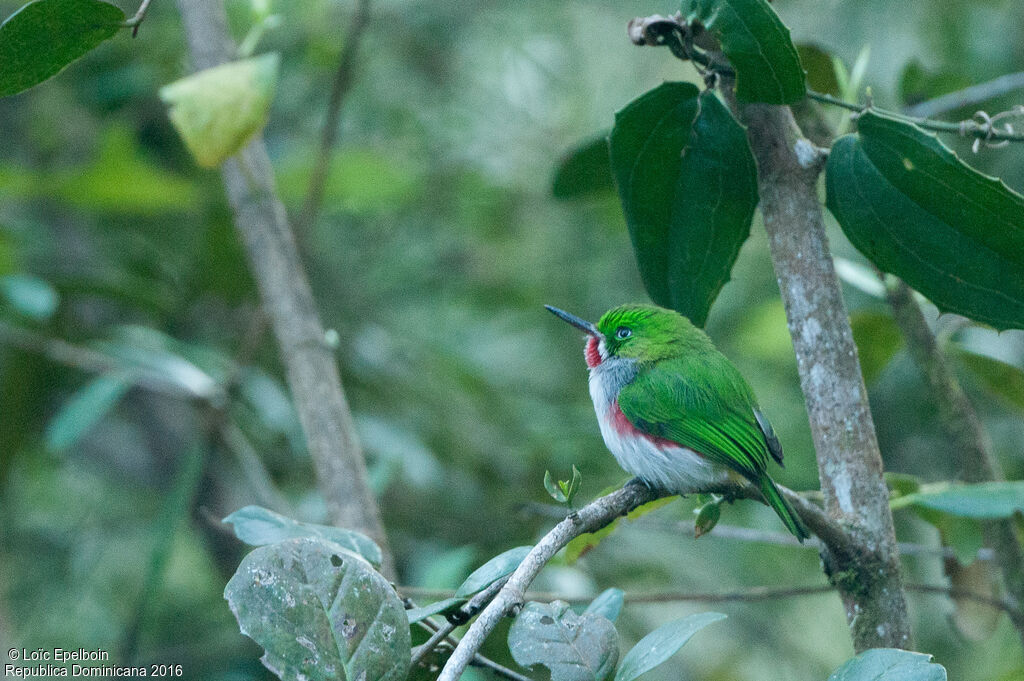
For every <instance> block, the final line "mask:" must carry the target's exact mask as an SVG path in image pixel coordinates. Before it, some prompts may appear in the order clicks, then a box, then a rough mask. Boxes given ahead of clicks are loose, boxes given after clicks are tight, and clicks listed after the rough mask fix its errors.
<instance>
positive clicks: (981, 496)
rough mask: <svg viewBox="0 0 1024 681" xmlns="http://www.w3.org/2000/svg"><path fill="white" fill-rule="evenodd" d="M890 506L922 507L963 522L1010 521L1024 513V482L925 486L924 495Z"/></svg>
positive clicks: (896, 502) (894, 507) (899, 498)
mask: <svg viewBox="0 0 1024 681" xmlns="http://www.w3.org/2000/svg"><path fill="white" fill-rule="evenodd" d="M890 506H891V507H892V508H893V509H899V508H905V507H907V506H921V507H924V508H929V509H932V510H935V511H941V512H942V513H948V514H950V515H954V516H958V517H961V518H981V519H995V518H1008V517H1010V516H1012V515H1013V514H1014V513H1016V512H1017V511H1024V481H1022V480H1016V481H1013V482H1009V481H1003V482H979V483H977V484H973V485H951V484H949V483H936V484H934V485H922V486H921V491H920V492H915V493H914V494H907V495H906V496H902V497H898V498H896V499H893V500H892V501H891V502H890Z"/></svg>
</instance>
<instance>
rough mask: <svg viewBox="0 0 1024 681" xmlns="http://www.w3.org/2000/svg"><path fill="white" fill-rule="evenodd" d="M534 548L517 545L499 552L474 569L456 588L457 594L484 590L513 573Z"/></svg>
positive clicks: (466, 594) (464, 594)
mask: <svg viewBox="0 0 1024 681" xmlns="http://www.w3.org/2000/svg"><path fill="white" fill-rule="evenodd" d="M532 548H533V547H532V546H517V547H516V548H514V549H509V550H508V551H505V552H504V553H499V554H498V555H497V556H495V557H494V558H491V559H490V560H489V561H487V562H486V563H484V564H483V565H481V566H480V567H478V568H477V569H476V570H473V572H472V573H471V574H470V575H469V577H466V581H464V582H463V583H462V585H461V586H460V587H459V588H458V589H456V590H455V595H456V596H459V597H466V596H471V595H473V594H475V593H476V592H477V591H483V590H484V589H486V588H487V587H488V586H490V585H491V583H492V582H495V581H497V580H499V579H501V578H502V577H504V576H505V575H510V574H512V573H513V572H515V569H516V568H517V567H519V564H520V563H522V562H523V559H524V558H526V554H528V553H529V552H530V549H532Z"/></svg>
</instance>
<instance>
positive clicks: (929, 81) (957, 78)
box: [899, 59, 974, 112]
mask: <svg viewBox="0 0 1024 681" xmlns="http://www.w3.org/2000/svg"><path fill="white" fill-rule="evenodd" d="M971 84H972V83H971V79H970V78H967V77H966V76H964V75H962V74H959V73H951V72H949V71H929V70H928V69H926V68H925V67H924V65H923V64H921V62H920V60H918V59H912V60H911V61H910V62H909V63H908V64H907V65H906V66H905V67H903V72H902V73H901V74H900V84H899V90H900V97H901V99H902V100H903V103H904V104H907V105H913V104H919V103H921V102H924V101H927V100H929V99H935V98H936V97H939V96H940V95H944V94H946V93H947V92H954V91H956V90H963V89H964V88H965V87H968V86H969V85H971ZM971 111H972V112H973V111H974V110H973V109H971Z"/></svg>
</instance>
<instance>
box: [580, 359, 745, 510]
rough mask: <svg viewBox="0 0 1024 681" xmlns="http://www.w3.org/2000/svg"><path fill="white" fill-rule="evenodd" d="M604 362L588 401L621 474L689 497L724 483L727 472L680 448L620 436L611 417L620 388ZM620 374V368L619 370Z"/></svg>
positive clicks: (593, 377) (592, 380) (635, 436)
mask: <svg viewBox="0 0 1024 681" xmlns="http://www.w3.org/2000/svg"><path fill="white" fill-rule="evenodd" d="M609 364H611V362H609V361H605V362H602V363H601V364H600V365H598V366H596V367H594V368H593V369H591V371H590V398H591V399H592V400H593V402H594V411H595V412H596V414H597V421H598V423H599V424H600V426H601V436H602V437H603V438H604V443H605V445H606V446H607V447H608V449H609V450H611V453H612V454H613V455H614V456H615V460H616V461H618V462H619V465H620V466H622V468H623V470H625V471H626V472H627V473H631V474H633V475H635V476H637V477H639V478H640V479H641V480H643V481H644V482H647V483H649V484H651V485H652V486H655V487H659V488H661V489H665V490H668V491H670V492H675V493H676V494H690V493H692V492H699V491H703V490H706V489H708V487H710V486H713V485H716V484H720V483H723V482H725V481H726V480H727V479H728V477H729V469H728V468H726V467H725V466H721V465H718V464H716V463H713V462H711V461H708V460H707V459H705V458H704V457H702V456H700V455H699V454H697V453H696V452H694V451H693V450H691V449H689V448H687V447H682V446H668V445H665V444H664V443H656V442H654V441H652V440H650V439H648V438H646V437H644V436H642V435H638V434H634V433H629V432H625V433H624V432H620V430H619V428H617V427H616V424H615V420H614V419H613V418H612V414H613V413H614V412H615V411H616V410H617V409H618V406H617V404H616V402H615V399H616V396H617V395H618V392H619V389H620V388H621V385H619V381H617V380H616V378H617V376H616V375H615V374H616V370H617V368H616V367H613V366H609ZM619 370H621V368H619Z"/></svg>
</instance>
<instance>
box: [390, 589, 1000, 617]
mask: <svg viewBox="0 0 1024 681" xmlns="http://www.w3.org/2000/svg"><path fill="white" fill-rule="evenodd" d="M905 588H906V590H907V591H913V592H917V593H926V594H935V595H940V596H948V597H950V598H955V599H963V600H970V601H975V602H977V603H982V604H984V605H988V606H991V607H993V608H998V609H999V610H1002V611H1004V612H1006V613H1008V614H1010V615H1011V616H1012V615H1014V614H1016V610H1015V608H1014V606H1013V603H1012V602H1010V601H1009V600H1002V599H998V598H992V597H991V596H986V595H985V594H979V593H976V592H974V591H970V590H966V589H959V588H955V587H949V586H943V585H941V584H907V585H905ZM397 589H398V591H400V592H402V593H406V594H416V595H419V596H422V597H424V598H450V597H451V596H452V595H453V593H454V592H453V591H452V590H451V589H422V588H419V587H411V586H402V587H397ZM835 590H836V587H835V586H833V585H832V584H816V585H812V586H771V585H763V586H748V587H744V588H743V589H738V590H735V591H707V592H687V591H660V592H626V593H625V594H624V595H623V597H622V600H623V602H624V603H628V604H634V605H637V604H656V603H733V602H741V603H752V602H757V601H768V600H776V599H782V598H798V597H802V596H816V595H819V594H827V593H833V592H834V591H835ZM593 598H594V597H593V596H566V595H564V594H559V593H555V592H551V591H527V592H526V593H524V594H523V600H525V601H539V602H542V603H550V602H551V601H565V602H566V603H569V604H571V605H587V604H588V603H590V601H592V600H593Z"/></svg>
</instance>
